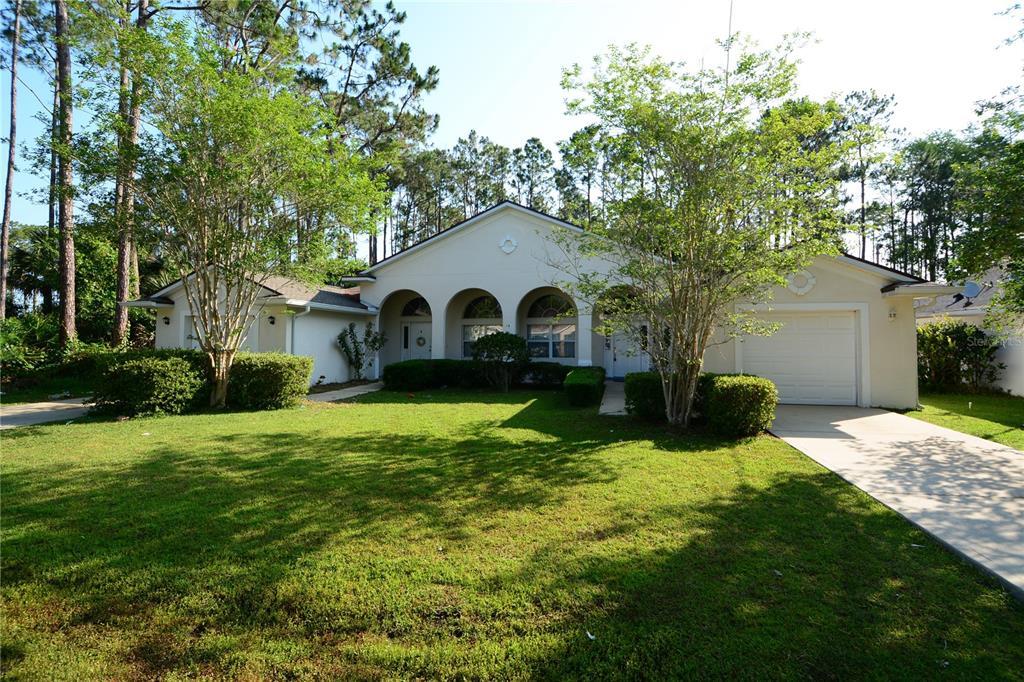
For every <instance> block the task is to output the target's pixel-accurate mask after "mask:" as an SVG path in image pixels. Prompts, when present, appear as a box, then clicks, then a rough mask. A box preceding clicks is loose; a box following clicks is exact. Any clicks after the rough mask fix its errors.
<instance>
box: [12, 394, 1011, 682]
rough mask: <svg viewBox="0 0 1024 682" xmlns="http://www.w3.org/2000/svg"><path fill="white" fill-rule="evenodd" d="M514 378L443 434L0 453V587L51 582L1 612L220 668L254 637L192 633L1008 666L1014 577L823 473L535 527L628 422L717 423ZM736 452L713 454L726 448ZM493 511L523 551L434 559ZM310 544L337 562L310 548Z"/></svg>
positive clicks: (822, 664) (323, 664) (460, 671)
mask: <svg viewBox="0 0 1024 682" xmlns="http://www.w3.org/2000/svg"><path fill="white" fill-rule="evenodd" d="M374 395H375V396H376V398H375V399H374V400H373V402H389V401H391V402H399V400H397V399H396V398H398V396H390V397H388V396H382V395H381V394H374ZM369 397H370V396H367V398H369ZM429 399H430V400H431V401H433V402H438V401H441V402H451V403H458V402H469V401H477V400H479V401H482V402H492V403H497V404H504V401H505V400H506V398H505V397H500V396H498V397H496V396H495V395H494V394H487V395H486V396H480V397H476V396H472V395H471V394H465V393H462V394H456V393H450V394H445V395H443V396H436V395H435V396H429ZM516 399H517V400H518V402H525V403H527V404H526V405H525V406H524V408H523V409H522V410H520V411H518V412H517V413H516V414H515V415H513V416H512V417H507V416H506V415H497V416H496V417H495V418H494V419H493V420H486V419H485V420H478V421H474V422H468V423H465V424H462V425H460V426H459V427H458V428H455V429H449V430H448V431H446V432H444V433H443V434H441V435H438V434H434V433H430V432H425V431H421V432H412V433H405V432H401V433H382V432H380V431H360V432H351V433H341V434H338V433H333V432H331V431H330V430H328V429H326V428H325V429H321V430H316V429H315V428H309V425H310V423H309V421H307V422H306V424H305V427H304V428H309V430H301V431H300V430H289V428H288V427H287V422H285V423H284V426H283V427H282V429H283V430H282V429H279V430H277V431H272V430H271V431H269V432H265V433H251V432H241V431H239V432H233V433H225V434H223V435H219V436H214V437H211V438H208V439H204V440H202V441H200V443H201V446H202V447H201V448H200V449H197V448H195V447H194V446H190V445H188V444H165V445H161V446H158V447H156V448H155V449H154V450H152V451H150V452H149V453H147V454H146V455H145V457H144V458H143V459H140V460H136V461H132V460H129V462H128V463H127V464H126V465H125V466H124V467H122V468H120V469H115V470H111V469H106V470H99V469H96V468H77V469H76V470H65V469H61V468H59V467H53V468H49V469H38V468H37V469H33V470H32V471H30V472H26V473H22V472H14V473H5V476H4V486H5V490H4V493H5V501H4V516H5V518H4V535H5V540H4V553H3V576H4V587H5V589H7V590H11V589H13V590H18V589H19V588H25V589H26V590H28V594H40V593H42V594H46V595H52V596H49V597H47V599H49V600H51V602H52V603H50V602H47V603H43V604H35V605H28V606H26V605H19V604H17V603H14V604H12V605H11V607H10V608H11V609H12V611H13V616H14V619H15V621H17V622H28V623H30V624H31V626H32V627H33V628H39V629H41V630H43V631H46V630H50V631H58V632H62V633H71V632H74V631H75V630H76V629H77V628H79V627H81V628H82V629H83V632H85V633H89V632H95V630H91V628H97V627H99V628H107V630H106V631H108V632H110V631H114V630H118V629H124V628H131V629H132V630H131V631H130V632H127V633H122V636H126V637H128V640H129V642H130V645H129V649H128V650H127V651H126V652H125V653H124V654H123V655H124V657H125V658H126V660H127V661H128V663H129V664H130V665H132V666H134V667H136V668H137V669H139V670H141V671H142V672H143V674H144V675H146V676H159V675H161V674H165V673H167V672H170V671H173V670H185V669H188V668H189V667H192V668H193V669H194V667H195V666H205V667H206V668H205V669H208V670H213V671H220V673H223V674H227V673H228V672H229V670H231V666H232V665H238V660H239V658H238V656H240V655H246V656H247V655H249V654H248V653H240V652H247V651H248V650H247V649H246V645H245V644H241V643H239V644H237V645H235V646H236V649H235V650H231V649H227V650H225V649H224V648H223V647H221V648H215V647H213V646H212V645H211V644H209V643H208V641H207V639H205V638H204V635H205V634H206V633H220V634H221V635H225V636H226V635H229V634H232V633H234V634H236V635H237V636H238V637H240V638H241V639H240V640H239V642H244V641H250V642H251V640H252V639H253V638H264V639H265V638H270V639H277V640H280V641H282V642H285V641H287V642H290V643H292V644H296V643H300V645H299V646H298V649H297V650H301V651H303V652H306V653H303V654H302V656H306V657H307V658H306V660H305V661H302V660H299V659H301V658H302V656H297V658H296V660H294V661H292V660H284V661H282V660H278V661H276V662H275V663H274V666H275V667H273V668H272V669H267V668H263V669H260V670H259V671H258V672H259V674H264V673H265V674H268V675H270V674H272V675H276V676H287V675H301V674H303V671H307V672H308V671H309V670H314V671H317V672H318V673H321V674H326V675H327V676H330V675H331V674H332V673H331V672H325V671H334V672H333V674H336V675H337V676H346V675H352V674H356V673H353V671H358V674H359V676H371V677H372V676H385V677H393V676H400V677H401V676H422V677H441V676H448V677H451V676H458V675H464V676H466V677H509V676H516V675H523V674H524V673H526V672H529V673H530V674H532V675H534V676H537V677H550V678H566V677H568V678H571V677H588V678H591V679H597V678H604V677H613V678H614V677H619V678H621V677H650V678H665V677H674V676H676V677H679V676H731V675H742V676H751V677H755V676H773V677H774V676H804V677H843V676H849V675H870V674H885V672H886V671H897V672H895V673H894V674H898V675H902V674H903V673H904V671H907V673H906V674H907V676H924V675H925V674H933V673H935V672H939V671H940V670H941V668H940V667H939V666H941V665H942V661H944V660H949V661H951V664H950V665H951V666H956V667H955V668H954V669H955V670H957V671H960V672H963V674H965V675H969V676H985V677H989V676H992V677H998V676H1009V675H1012V674H1014V672H1013V671H1014V670H1020V669H1021V666H1019V665H1018V666H1017V667H1016V668H1013V667H1011V663H1016V664H1024V661H1022V660H1021V653H1020V648H1021V642H1020V637H1019V633H1020V632H1021V631H1024V618H1022V616H1021V610H1020V609H1019V608H1018V607H1017V606H1016V605H1015V604H1013V603H1009V600H1008V597H1006V595H1005V593H1003V592H1001V591H999V590H998V589H994V588H992V587H991V585H990V584H989V583H988V582H986V580H985V579H983V578H981V577H980V575H979V574H977V573H976V572H975V571H974V570H973V569H971V568H968V567H965V566H962V565H960V564H959V563H958V562H957V561H955V560H954V559H953V558H952V557H951V556H950V555H949V554H948V553H946V552H945V551H944V550H942V549H941V548H938V547H937V546H935V545H934V544H933V543H931V542H929V541H927V540H925V539H924V536H923V534H921V533H920V532H919V531H917V530H916V529H913V528H912V527H910V526H909V525H908V524H906V523H905V522H904V521H902V520H901V519H899V518H898V517H896V516H895V514H893V513H891V512H889V511H888V510H885V509H883V508H882V507H880V506H879V505H877V504H875V503H873V502H870V501H869V500H868V498H867V497H866V496H864V495H862V494H860V493H859V492H857V491H855V490H854V489H852V488H851V487H850V486H848V485H846V484H845V483H843V482H841V481H840V480H839V479H838V478H836V477H835V476H832V475H831V474H825V473H822V474H817V475H801V474H780V475H779V476H778V477H777V478H776V479H775V480H774V481H773V482H772V484H771V485H770V486H767V487H754V486H746V487H743V488H741V489H739V490H738V491H736V492H735V494H734V495H732V496H730V497H728V498H726V499H710V500H709V498H710V497H711V495H710V494H707V495H703V496H700V497H699V499H698V501H697V502H694V503H692V504H686V503H678V504H676V503H669V504H666V503H665V502H664V498H660V500H659V498H648V497H645V495H643V494H641V495H638V496H637V497H636V501H635V503H631V504H629V505H623V506H621V507H619V508H615V509H613V510H612V511H611V512H610V513H607V514H604V515H602V516H591V517H588V518H580V521H579V523H580V525H579V529H578V531H577V532H576V533H575V534H572V533H571V532H570V533H568V534H567V535H566V536H565V537H564V538H560V539H559V540H557V541H555V540H551V536H545V537H543V538H541V537H538V538H536V540H538V541H539V548H538V544H535V543H534V542H533V540H534V538H533V537H531V535H530V534H531V533H534V532H536V531H534V530H531V528H530V526H529V523H530V521H528V520H524V518H525V517H523V516H522V515H529V514H530V513H531V512H532V511H533V510H536V509H538V508H546V509H548V510H552V509H557V508H559V507H560V506H561V505H563V504H570V503H575V502H577V501H579V500H580V499H581V498H585V497H587V494H588V487H589V486H602V487H605V488H607V487H609V486H610V485H611V484H615V482H616V481H617V480H618V478H619V477H620V475H621V473H622V471H623V467H637V466H644V463H643V462H641V463H639V464H638V463H637V456H638V455H637V452H636V450H635V449H634V450H633V451H632V452H630V453H628V454H623V455H621V456H620V455H619V453H617V452H616V451H615V449H614V448H615V447H616V446H617V445H618V444H619V440H620V439H632V438H642V439H650V440H651V441H652V443H653V445H654V447H657V448H663V445H664V446H668V445H673V449H677V450H687V449H698V450H712V449H714V448H715V447H716V446H717V445H720V442H719V441H715V440H712V439H701V438H699V437H690V440H691V441H692V442H691V443H690V445H689V446H688V445H687V442H686V441H685V440H684V441H680V440H679V439H673V437H672V436H671V434H670V433H668V432H666V431H661V430H656V431H655V432H654V438H650V436H651V434H650V433H649V431H650V428H649V427H647V426H646V425H642V424H636V423H632V424H630V423H626V422H627V421H628V420H621V419H620V420H616V419H614V418H599V417H597V416H596V415H594V414H593V412H592V410H580V411H578V412H567V411H566V410H565V409H562V408H561V407H560V403H559V402H558V400H559V399H560V397H559V396H544V395H543V394H541V395H540V396H539V397H537V396H533V397H531V396H529V395H526V396H523V395H518V396H517V395H516V394H510V396H509V397H508V399H507V400H508V401H509V402H515V401H516ZM416 400H427V398H424V397H423V396H422V395H421V396H417V398H416ZM350 409H358V406H357V405H356V406H348V407H343V408H330V409H325V410H324V411H323V413H322V416H321V415H320V414H317V415H316V421H317V422H318V421H320V420H333V419H341V420H344V419H345V418H346V413H347V410H350ZM281 414H282V415H286V414H287V413H281ZM577 417H578V418H577ZM180 428H187V424H185V423H184V422H183V423H182V426H181V427H180ZM638 434H639V435H638ZM680 456H685V455H683V454H682V453H681V455H680ZM741 456H742V455H741V454H739V453H737V452H736V451H734V450H733V451H728V452H723V453H722V457H723V466H727V465H726V464H725V462H728V466H735V464H736V459H737V458H738V457H741ZM685 471H686V469H685V467H683V468H681V469H680V473H681V474H683V475H685ZM602 494H603V493H598V495H599V496H600V495H602ZM588 504H596V503H595V502H588ZM533 522H534V523H542V524H543V523H544V521H543V518H541V519H540V520H537V519H534V521H533ZM594 524H597V525H594ZM492 526H496V527H498V528H499V529H500V530H501V532H502V533H507V534H508V540H507V542H508V543H509V546H510V547H512V548H513V549H514V551H513V554H512V555H511V556H512V557H513V558H507V559H505V560H503V561H500V562H497V563H494V564H492V563H487V562H485V563H484V564H482V566H483V567H487V568H486V572H485V573H484V574H481V575H479V576H476V575H475V574H474V571H475V568H469V567H466V566H461V567H458V566H457V567H453V568H451V569H447V570H451V571H454V572H455V573H454V576H455V577H454V578H453V577H451V576H449V577H444V578H440V577H439V575H440V576H447V575H448V574H447V573H445V572H444V571H445V570H446V569H444V568H443V563H438V562H442V559H441V558H438V557H439V556H441V555H440V554H438V553H437V552H439V551H440V549H441V548H440V547H437V548H436V552H435V546H436V545H438V544H441V543H439V542H437V540H443V541H444V544H446V545H447V544H450V545H452V546H453V550H454V548H455V547H457V546H458V545H460V543H463V542H466V541H468V540H469V539H471V538H472V537H473V536H474V535H475V534H479V533H482V532H487V530H488V528H490V527H492ZM495 541H496V542H498V541H499V540H498V539H497V538H496V539H495ZM911 543H914V544H921V545H925V546H924V547H923V548H915V547H913V546H912V544H911ZM426 550H430V551H431V552H435V554H434V555H433V556H426V555H424V554H423V552H424V551H426ZM495 551H501V550H495ZM322 552H330V553H331V554H330V557H331V558H330V559H329V560H328V561H327V563H326V565H325V566H316V565H315V562H316V561H318V557H319V555H320V554H321V553H322ZM339 552H340V554H339ZM435 566H437V567H435ZM502 566H505V567H508V566H511V568H502ZM481 570H483V568H482V569H481ZM318 571H320V573H318ZM438 571H440V573H439V574H437V575H435V573H437V572H438ZM775 571H779V572H780V573H781V575H777V574H776V573H775ZM307 572H309V573H308V574H307ZM464 574H467V575H464ZM296 575H298V576H300V577H299V578H296ZM310 576H313V577H310ZM305 578H309V580H310V581H311V582H312V583H313V584H302V580H303V579H305ZM453 579H454V580H455V581H456V582H455V583H454V584H451V583H448V582H447V581H451V580H453ZM438 580H441V581H442V583H445V584H438V583H437V582H436V581H438ZM296 581H299V583H300V585H299V586H298V587H296ZM40 589H42V592H40ZM382 590H383V591H384V592H385V593H387V594H385V595H384V596H381V591H382ZM319 592H325V593H328V595H329V596H330V599H328V600H327V601H324V602H321V601H319V600H318V598H317V597H316V595H317V594H319ZM392 592H393V593H396V594H391V593H392ZM405 593H408V594H412V595H414V597H408V599H407V598H406V596H404V595H405ZM346 599H347V600H348V601H345V600H346ZM332 600H333V601H332ZM403 600H406V601H403ZM151 612H160V614H161V615H160V616H159V617H150V616H148V615H147V614H149V613H151ZM438 614H441V615H438ZM586 630H589V631H591V632H592V633H594V634H595V636H596V639H595V640H589V639H588V638H587V637H586V635H585V631H586ZM257 632H258V633H259V634H254V633H257ZM83 637H84V639H83V643H82V644H80V645H79V646H81V647H84V648H89V647H95V646H96V643H95V637H96V635H95V634H92V635H90V634H85V635H83ZM364 637H368V638H369V639H370V640H371V641H376V640H378V639H379V640H383V641H386V642H388V646H387V647H386V649H381V647H380V646H365V645H364V644H363V638H364ZM247 638H248V640H247ZM538 641H540V642H541V644H540V645H536V643H537V642H538ZM5 644H6V643H5ZM12 644H13V646H14V648H15V649H17V647H18V646H20V644H19V641H17V638H15V639H14V640H13V641H12ZM250 646H251V644H250ZM1015 647H1016V648H1015ZM432 651H437V652H440V653H436V655H427V652H432ZM496 651H501V652H503V653H502V654H501V655H497V656H496V654H495V652H496ZM382 652H383V653H382ZM232 661H234V663H232ZM887 665H892V666H894V667H892V668H887V667H884V666H887ZM303 666H305V667H303ZM309 666H313V667H312V668H310V667H309ZM961 666H962V667H961ZM243 667H244V666H243ZM236 671H237V669H236Z"/></svg>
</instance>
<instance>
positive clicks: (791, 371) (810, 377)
mask: <svg viewBox="0 0 1024 682" xmlns="http://www.w3.org/2000/svg"><path fill="white" fill-rule="evenodd" d="M764 318H765V319H766V320H767V321H769V322H773V323H777V324H781V325H782V326H781V328H780V329H779V330H778V331H777V332H776V333H775V334H773V335H771V336H766V337H765V336H748V337H745V338H744V341H743V371H744V372H746V373H748V374H756V375H758V376H763V377H766V378H768V379H771V380H772V381H773V382H775V385H776V386H777V387H778V389H779V398H780V401H781V402H784V403H794V404H826V405H829V404H830V405H855V404H856V403H857V343H856V320H855V316H854V314H853V313H852V312H849V313H846V312H843V313H800V314H778V313H777V314H767V315H765V316H764Z"/></svg>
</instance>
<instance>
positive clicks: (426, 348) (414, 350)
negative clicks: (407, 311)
mask: <svg viewBox="0 0 1024 682" xmlns="http://www.w3.org/2000/svg"><path fill="white" fill-rule="evenodd" d="M402 359H403V360H429V359H430V322H406V323H404V324H403V325H402Z"/></svg>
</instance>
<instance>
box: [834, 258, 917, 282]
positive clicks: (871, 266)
mask: <svg viewBox="0 0 1024 682" xmlns="http://www.w3.org/2000/svg"><path fill="white" fill-rule="evenodd" d="M836 259H837V260H838V261H839V262H841V263H846V264H847V265H852V266H853V267H855V268H860V269H861V270H867V271H868V272H873V273H874V274H876V275H882V276H883V277H888V278H889V279H894V280H896V281H897V282H909V283H912V284H924V283H925V282H927V281H928V280H926V279H923V278H921V277H918V276H917V275H911V274H910V273H909V272H903V271H902V270H897V269H896V268H890V267H889V266H888V265H882V264H881V263H875V262H873V261H869V260H865V259H864V258H859V257H857V256H854V255H853V254H850V253H846V252H845V251H844V252H842V253H841V254H839V255H838V256H837V257H836Z"/></svg>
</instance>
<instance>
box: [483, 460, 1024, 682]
mask: <svg viewBox="0 0 1024 682" xmlns="http://www.w3.org/2000/svg"><path fill="white" fill-rule="evenodd" d="M635 511H636V510H623V513H624V514H631V513H635ZM673 526H674V527H676V528H677V529H678V531H679V533H680V535H681V536H682V535H685V536H687V537H688V538H690V539H689V540H687V541H685V542H680V543H678V544H672V543H666V544H662V545H660V546H659V547H658V548H657V549H656V550H655V551H647V552H637V551H635V545H633V543H631V542H628V538H630V537H631V536H635V535H636V534H638V533H639V534H644V533H646V532H650V531H651V529H660V530H663V531H666V530H670V529H671V528H672V527H673ZM602 544H603V545H605V547H604V549H600V548H599V546H600V545H602ZM502 579H503V580H504V581H507V582H508V583H510V584H517V583H532V584H538V585H539V586H538V587H537V588H536V589H537V590H538V591H539V592H541V593H544V594H545V595H546V597H545V599H546V602H547V603H556V604H557V603H560V602H563V603H566V604H571V605H573V607H571V608H567V609H564V610H562V611H561V612H560V613H558V614H549V615H550V616H555V617H557V620H556V622H555V623H554V628H555V630H557V631H558V632H559V633H560V634H561V635H563V636H562V637H561V638H560V640H561V643H560V646H558V647H556V648H555V650H554V651H553V652H551V653H550V654H549V655H548V656H546V657H544V658H543V659H541V660H538V661H537V662H536V664H535V665H534V666H533V670H532V674H533V676H535V677H539V678H545V679H695V678H700V679H707V678H714V679H735V678H749V679H765V678H767V679H779V678H810V679H850V678H854V679H857V678H865V677H883V678H901V679H927V678H931V677H935V676H938V675H941V674H943V673H947V674H952V675H953V676H955V677H957V678H970V679H1009V678H1014V677H1018V676H1019V675H1020V671H1021V670H1024V637H1022V636H1021V633H1024V609H1022V608H1021V605H1020V604H1019V603H1017V602H1015V601H1014V600H1013V599H1012V598H1011V597H1010V596H1009V595H1008V594H1007V593H1006V592H1005V591H1003V590H1002V589H1001V587H999V586H998V585H997V584H996V583H995V582H994V581H993V580H992V579H991V578H989V577H988V576H984V575H982V574H980V573H979V572H977V571H976V570H975V569H974V568H973V567H971V566H968V565H967V564H964V563H962V562H960V561H959V560H957V559H956V558H954V557H953V556H951V555H950V554H949V553H948V552H947V551H946V550H945V549H943V548H942V547H940V546H939V545H938V544H936V543H935V542H934V541H932V540H931V539H930V538H929V537H928V536H926V535H925V534H924V533H922V532H921V531H919V530H917V529H916V528H914V527H912V526H910V525H909V524H907V523H906V522H904V521H903V520H902V519H901V518H899V517H897V516H896V514H894V513H893V512H891V511H890V510H888V509H886V508H884V507H882V506H881V505H879V504H877V503H875V502H873V501H871V500H870V499H869V498H868V497H867V496H866V495H864V494H863V493H861V492H860V491H858V490H856V489H854V488H852V487H850V486H849V485H848V484H846V483H845V482H843V481H842V480H840V479H839V478H838V477H836V476H834V475H832V474H829V473H820V474H812V475H806V474H784V475H779V476H777V477H776V478H775V480H774V482H773V483H772V484H771V485H770V486H768V487H765V488H758V487H753V486H748V485H744V486H741V487H740V488H739V489H738V490H737V492H736V494H735V495H732V496H730V497H728V498H725V499H718V500H712V501H710V502H707V503H706V504H702V505H698V506H695V507H691V506H686V505H678V506H673V505H666V506H661V507H659V508H656V509H648V510H646V512H645V513H643V514H642V515H641V516H640V518H638V519H637V520H636V522H635V523H632V524H626V525H622V524H613V525H610V526H609V527H607V528H604V529H598V530H597V531H594V532H591V533H588V534H587V535H586V536H582V537H580V538H577V541H576V542H575V543H572V542H568V543H556V544H552V545H548V546H545V547H544V548H542V549H540V550H539V551H538V552H537V553H536V554H535V555H534V556H533V557H532V558H531V560H530V562H529V563H528V564H527V565H525V566H523V567H522V568H521V569H520V570H519V571H518V572H516V573H513V574H510V575H507V576H505V577H503V578H502ZM574 594H575V595H579V594H596V595H597V596H595V597H593V598H591V599H589V600H587V601H584V602H582V603H574V600H573V595H574ZM591 636H592V638H591Z"/></svg>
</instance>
